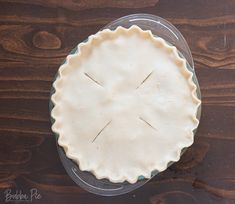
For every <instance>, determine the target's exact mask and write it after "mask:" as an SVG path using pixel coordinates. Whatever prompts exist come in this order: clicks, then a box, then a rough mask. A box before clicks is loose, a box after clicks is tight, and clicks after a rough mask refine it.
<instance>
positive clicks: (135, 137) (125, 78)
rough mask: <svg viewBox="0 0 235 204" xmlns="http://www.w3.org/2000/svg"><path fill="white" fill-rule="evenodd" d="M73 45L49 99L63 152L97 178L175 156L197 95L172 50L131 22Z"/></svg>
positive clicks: (147, 170) (120, 176) (124, 175)
mask: <svg viewBox="0 0 235 204" xmlns="http://www.w3.org/2000/svg"><path fill="white" fill-rule="evenodd" d="M77 48H78V52H77V53H75V54H71V55H69V56H68V57H67V60H66V62H65V63H64V64H63V65H62V66H61V67H60V68H59V76H58V78H57V79H56V80H55V82H54V84H53V86H54V88H55V93H54V94H53V95H52V98H51V99H52V102H53V104H54V108H53V110H52V112H51V115H52V117H53V118H54V119H55V122H54V124H53V126H52V130H53V131H54V132H56V133H58V134H59V139H58V143H59V145H60V146H62V147H63V148H64V150H65V152H66V155H67V157H68V158H70V159H73V160H74V161H75V162H77V163H78V165H79V168H80V169H81V170H82V171H83V170H84V171H85V170H86V171H90V172H92V173H93V174H94V175H95V176H96V177H97V178H98V179H101V178H107V179H109V180H110V181H111V182H124V181H128V182H130V183H135V182H136V181H137V180H138V177H139V176H144V177H145V178H150V177H151V172H152V171H154V170H158V171H163V170H165V169H166V168H167V164H168V163H169V162H170V161H178V160H179V159H180V152H181V150H182V148H184V147H188V146H190V145H191V144H192V143H193V139H194V134H193V130H194V129H195V128H196V127H197V126H198V123H199V121H198V120H197V118H196V114H197V109H198V107H199V105H200V103H201V102H200V100H199V99H198V98H197V94H196V85H195V84H194V82H193V80H192V76H193V74H192V73H191V72H190V71H189V70H188V69H187V67H186V61H185V59H183V58H181V57H180V56H179V55H178V52H177V49H176V48H175V47H174V46H170V45H168V44H167V43H166V41H165V40H164V39H162V38H159V37H155V36H153V34H152V33H151V31H149V30H147V31H143V30H142V29H140V28H139V27H138V26H132V27H130V28H129V29H126V28H123V27H118V28H116V30H114V31H111V30H109V29H105V30H102V31H100V32H98V33H97V34H95V35H91V36H90V37H89V38H88V41H87V42H83V43H80V44H79V45H78V47H77Z"/></svg>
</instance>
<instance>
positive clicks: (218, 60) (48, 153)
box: [0, 0, 235, 204]
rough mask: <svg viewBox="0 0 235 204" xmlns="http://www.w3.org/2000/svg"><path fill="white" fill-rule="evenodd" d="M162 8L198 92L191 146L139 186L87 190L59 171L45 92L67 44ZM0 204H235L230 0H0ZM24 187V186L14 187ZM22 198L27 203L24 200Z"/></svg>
mask: <svg viewBox="0 0 235 204" xmlns="http://www.w3.org/2000/svg"><path fill="white" fill-rule="evenodd" d="M132 13H150V14H155V15H159V16H161V17H163V18H166V19H167V20H169V21H170V22H172V23H173V24H174V25H175V26H176V27H177V28H178V29H179V30H180V31H181V32H182V33H183V35H184V36H185V38H186V40H187V42H188V43H189V46H190V49H191V50H192V54H193V57H194V60H195V68H196V73H197V76H198V79H199V83H200V85H201V91H202V100H203V103H202V118H201V123H200V126H199V130H198V132H197V134H196V137H195V143H194V144H193V145H192V147H191V148H190V149H189V150H188V151H187V152H186V153H185V155H184V156H183V157H182V159H181V160H180V161H179V162H178V163H176V164H174V165H173V166H172V167H170V168H169V169H168V170H167V171H165V172H164V173H162V174H161V175H160V176H158V177H156V178H154V179H153V180H152V181H151V182H149V183H148V184H146V185H145V186H144V187H142V188H140V189H138V190H136V191H134V192H132V193H130V194H127V195H123V196H117V197H113V198H106V197H102V196H96V195H92V194H90V193H88V192H85V191H84V190H82V189H81V188H80V187H78V186H77V185H75V184H74V183H73V181H72V180H71V179H70V177H69V176H68V175H67V174H66V172H65V170H64V168H63V166H62V164H61V162H60V160H59V158H58V153H57V150H56V143H55V138H54V136H53V134H52V132H51V129H50V116H49V110H48V102H49V92H50V88H51V84H52V80H53V77H54V75H55V73H56V71H57V69H58V67H59V65H60V64H61V62H62V61H63V59H64V58H65V56H66V55H67V54H68V53H69V52H70V50H71V49H72V48H73V47H75V46H76V45H77V44H78V43H79V42H81V41H82V40H84V39H85V38H86V37H87V36H89V35H90V34H93V33H96V32H97V31H98V30H99V29H100V28H101V27H103V26H104V25H105V24H107V23H109V22H110V21H112V20H114V19H116V18H119V17H121V16H125V15H128V14H132ZM0 145H1V147H0V189H1V192H0V203H4V202H5V199H6V195H7V194H6V193H7V192H8V193H9V191H11V193H12V194H13V193H14V192H15V193H18V194H20V193H21V194H28V196H29V192H30V189H33V188H34V189H37V191H38V193H39V194H40V197H39V198H38V199H36V198H34V199H33V203H43V204H46V203H49V204H52V203H56V204H60V203H88V204H89V203H90V204H94V203H113V204H115V203H122V204H125V203H135V204H136V203H141V204H144V203H152V204H156V203H161V204H163V203H164V204H165V203H167V204H193V203H200V204H217V203H223V204H232V203H235V1H234V0H223V1H222V0H221V1H219V0H197V1H196V0H195V1H192V0H180V1H175V0H136V1H127V0H126V1H124V0H121V1H109V0H94V1H91V0H90V1H88V0H83V1H78V0H67V1H56V0H47V1H42V0H32V1H26V0H0ZM20 191H22V192H20ZM21 203H24V202H21Z"/></svg>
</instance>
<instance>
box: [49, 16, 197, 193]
mask: <svg viewBox="0 0 235 204" xmlns="http://www.w3.org/2000/svg"><path fill="white" fill-rule="evenodd" d="M132 25H137V26H139V27H140V28H141V29H143V30H151V31H152V33H153V35H155V36H158V37H161V38H163V39H165V40H166V41H167V42H168V43H169V44H170V45H174V46H175V47H176V48H177V49H178V52H179V55H180V56H181V57H182V58H185V59H186V61H187V68H188V70H190V71H191V72H192V73H193V81H194V83H195V84H196V86H197V97H198V98H199V99H201V95H200V88H199V85H198V81H197V78H196V74H195V71H194V64H193V59H192V55H191V52H190V49H189V47H188V45H187V42H186V41H185V39H184V38H183V36H182V34H181V33H180V32H179V31H178V30H177V29H176V28H175V27H174V26H173V25H172V24H170V23H169V22H168V21H166V20H164V19H162V18H160V17H157V16H153V15H149V14H134V15H129V16H125V17H122V18H119V19H117V20H115V21H113V22H111V23H110V24H108V25H106V26H105V27H104V28H102V29H101V30H103V29H110V30H114V29H116V28H117V27H118V26H122V27H125V28H129V27H130V26H132ZM77 52H78V50H77V48H75V49H73V50H72V51H71V53H70V54H73V53H77ZM57 77H59V76H58V74H57V75H56V76H55V80H56V79H57ZM54 92H55V90H54V88H53V87H52V89H51V96H52V95H53V94H54ZM49 108H50V111H51V110H52V109H53V103H52V101H51V100H50V104H49ZM200 115H201V107H199V108H198V111H197V119H198V120H200ZM51 122H52V124H53V123H54V119H53V118H52V117H51ZM195 132H196V129H195V130H194V134H195ZM55 135H56V139H57V141H58V137H59V135H58V134H55ZM57 149H58V153H59V155H60V159H61V161H62V164H63V165H64V167H65V169H66V171H67V173H68V174H69V176H70V177H71V178H72V180H73V181H74V182H75V183H76V184H78V185H79V186H81V187H82V188H83V189H85V190H87V191H89V192H92V193H94V194H98V195H104V196H114V195H121V194H125V193H128V192H130V191H132V190H135V189H137V188H139V187H140V186H142V185H144V184H145V183H146V182H148V181H149V180H150V179H151V178H153V177H154V176H155V175H157V174H158V173H159V172H158V171H153V172H152V174H151V178H150V179H145V178H144V177H142V176H140V177H139V179H138V181H137V182H136V183H134V184H131V183H128V182H123V183H112V182H110V181H109V180H108V179H97V178H96V177H95V176H94V175H93V174H92V173H90V172H87V171H81V170H80V169H79V166H78V165H77V164H76V163H75V162H74V161H73V160H71V159H69V158H67V156H66V154H65V152H64V149H63V147H61V146H59V145H58V142H57ZM185 150H186V148H185V149H183V150H182V151H181V155H182V154H183V153H184V152H185ZM172 163H173V162H170V163H168V166H169V165H171V164H172Z"/></svg>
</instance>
